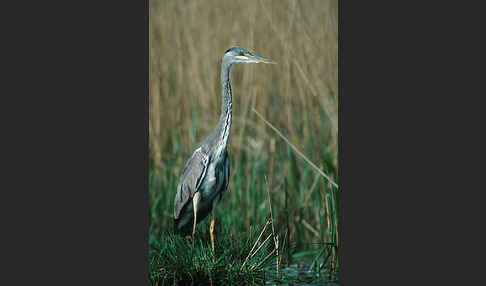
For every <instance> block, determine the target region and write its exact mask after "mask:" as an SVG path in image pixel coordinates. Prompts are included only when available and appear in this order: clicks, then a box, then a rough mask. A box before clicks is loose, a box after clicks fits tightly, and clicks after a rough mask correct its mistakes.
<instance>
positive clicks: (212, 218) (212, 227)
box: [209, 208, 215, 254]
mask: <svg viewBox="0 0 486 286" xmlns="http://www.w3.org/2000/svg"><path fill="white" fill-rule="evenodd" d="M214 216H215V213H214V208H213V210H212V214H211V225H210V227H209V234H210V235H211V247H212V248H213V254H214Z"/></svg>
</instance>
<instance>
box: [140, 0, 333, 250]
mask: <svg viewBox="0 0 486 286" xmlns="http://www.w3.org/2000/svg"><path fill="white" fill-rule="evenodd" d="M149 5H150V8H149V9H150V14H149V15H150V16H149V17H150V18H149V41H150V44H149V45H150V120H149V121H150V127H149V132H150V158H151V183H150V184H151V189H150V201H151V230H150V234H151V235H153V236H155V237H156V236H158V235H161V234H162V233H163V231H166V230H170V229H171V227H172V208H171V207H172V203H173V202H172V201H173V197H174V195H175V191H176V188H175V187H176V185H177V180H178V177H179V176H180V173H181V170H182V168H183V167H184V164H185V163H186V161H187V159H188V158H189V156H190V155H191V153H192V151H193V150H194V147H195V146H196V144H198V143H199V142H201V141H202V140H203V139H204V138H205V137H206V136H207V135H209V134H210V132H211V131H212V130H213V128H214V127H215V125H216V123H217V120H218V118H219V113H220V110H221V95H220V92H221V88H220V78H219V76H220V64H221V57H222V55H223V53H224V52H225V51H226V50H227V49H228V48H230V47H231V46H234V45H239V46H241V47H243V48H246V49H248V50H250V51H252V52H255V53H256V54H258V55H260V56H264V57H267V58H271V59H273V60H275V61H276V62H277V63H278V64H277V65H264V64H237V65H234V66H233V67H232V70H231V85H232V90H233V125H232V131H231V141H230V145H229V154H230V157H231V179H230V187H229V188H230V190H229V192H227V193H226V194H225V196H224V197H223V199H222V202H221V204H220V207H219V209H218V214H219V216H218V217H222V216H223V217H224V216H225V215H226V214H228V217H229V218H228V220H230V224H231V225H233V226H234V228H235V229H232V232H233V233H235V232H238V231H245V230H248V229H249V228H250V226H253V227H256V226H257V225H263V223H264V219H265V216H267V215H268V212H267V211H266V210H265V198H266V192H265V188H266V185H265V183H264V179H263V178H264V176H266V177H267V178H268V185H269V188H270V192H271V194H272V204H273V207H274V216H275V213H276V216H277V224H278V225H279V230H280V233H281V234H282V236H283V234H284V233H285V232H286V231H289V241H295V242H297V243H298V244H300V245H301V246H303V247H304V246H305V245H310V244H312V243H318V242H326V241H329V240H334V241H337V218H336V209H337V208H336V204H335V202H336V199H337V195H336V193H337V192H338V190H336V189H334V190H333V189H332V188H331V187H330V186H329V183H328V182H327V180H325V179H323V178H322V177H320V176H319V175H318V174H317V173H316V172H315V171H314V170H312V168H310V167H309V166H308V164H307V163H306V162H305V161H302V160H301V159H300V158H299V157H298V156H296V155H295V154H294V152H293V151H292V150H291V149H290V148H288V146H287V145H286V144H285V142H283V140H281V138H279V137H278V135H277V134H276V133H275V132H274V131H272V130H271V129H270V128H268V126H266V125H265V124H264V122H263V121H262V120H261V119H259V117H258V116H256V114H255V113H254V112H252V109H253V108H254V109H256V110H257V111H258V112H259V113H260V114H262V115H263V116H264V117H265V118H266V119H267V120H268V121H269V122H270V123H272V124H273V125H274V126H275V127H276V128H277V129H278V130H280V131H281V132H282V133H283V134H284V135H285V136H287V138H288V139H289V140H290V141H291V142H292V143H293V144H294V145H295V146H296V147H297V148H298V149H299V150H301V151H302V152H303V153H304V154H305V155H306V156H307V157H308V158H309V159H310V160H311V161H312V162H314V163H315V164H316V165H317V166H318V167H320V168H321V169H322V170H323V171H324V172H326V173H327V174H328V175H329V176H330V177H331V178H333V180H334V181H336V182H337V176H338V165H337V164H338V160H337V158H338V156H337V150H338V147H337V135H338V112H337V111H338V82H337V79H338V78H337V77H338V74H337V72H338V69H337V64H338V45H337V39H338V21H337V20H338V17H337V9H338V7H337V6H338V3H337V1H326V0H305V1H291V0H290V1H269V0H262V1H216V0H208V1H158V0H150V2H149ZM284 191H285V192H284ZM284 193H285V194H284ZM329 200H330V201H331V202H334V203H332V204H333V205H330V204H331V202H329ZM221 219H222V220H224V219H225V218H221ZM331 225H334V230H333V231H331V228H332V226H331ZM331 233H332V237H330V236H331ZM305 242H308V243H309V244H305Z"/></svg>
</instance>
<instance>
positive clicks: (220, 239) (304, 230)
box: [149, 119, 339, 285]
mask: <svg viewBox="0 0 486 286" xmlns="http://www.w3.org/2000/svg"><path fill="white" fill-rule="evenodd" d="M255 120H256V119H255ZM187 132H193V130H187ZM170 141H171V143H170V144H171V146H172V147H173V148H172V152H170V153H169V154H168V155H166V156H164V157H163V158H164V160H163V161H162V166H163V167H162V168H157V167H155V164H154V162H153V160H151V163H150V168H149V170H150V174H149V187H150V190H149V192H150V213H149V217H150V220H149V222H150V228H149V248H150V255H149V256H150V279H151V281H152V283H153V285H186V284H187V285H195V281H197V285H201V283H202V284H204V283H205V282H206V283H208V285H210V283H211V280H212V283H215V284H214V285H231V284H248V285H252V284H256V285H262V284H264V281H265V280H267V281H268V280H271V281H274V282H275V283H284V284H285V283H289V282H288V281H293V282H292V283H297V282H298V281H307V282H309V279H318V281H336V279H337V273H338V270H339V258H338V251H337V250H338V224H337V199H338V190H337V189H335V188H334V187H332V186H331V184H330V183H329V182H328V181H327V180H326V179H324V178H323V177H322V176H320V175H319V174H318V173H317V172H316V171H315V170H313V169H312V168H311V167H310V166H309V165H308V164H307V163H306V162H305V161H303V160H301V159H300V158H299V157H297V156H296V155H295V154H294V152H293V151H292V150H291V149H290V148H289V147H288V146H287V145H286V144H285V143H284V142H283V141H282V140H279V139H278V137H275V152H274V154H272V155H271V156H255V155H254V154H252V153H251V152H247V151H242V152H240V153H239V154H238V155H239V156H238V157H236V156H235V154H230V157H231V161H230V162H231V177H230V186H229V190H228V191H227V192H226V193H225V194H224V196H223V199H222V201H221V203H220V204H219V205H218V207H217V209H216V227H215V231H216V243H215V244H216V255H215V256H213V254H212V251H211V246H210V240H209V220H210V216H208V217H207V218H206V219H205V220H204V221H203V222H201V223H200V224H198V226H197V229H198V230H197V237H196V240H195V241H194V242H193V241H190V242H187V241H186V240H185V239H184V238H181V237H178V236H174V235H172V229H173V199H174V195H175V191H176V187H177V184H178V179H179V175H180V174H179V173H180V171H181V170H182V167H183V164H184V163H185V160H187V158H188V157H189V156H190V153H185V152H182V150H183V149H182V148H180V147H179V146H180V143H179V142H178V140H177V139H176V138H172V139H171V140H170ZM315 141H316V140H312V139H308V140H307V141H306V142H305V143H304V144H303V145H304V146H305V150H301V151H302V152H303V153H304V154H306V153H307V154H309V153H311V154H315V150H316V149H318V146H316V145H315V144H316V143H315ZM322 156H323V158H322V162H324V164H323V166H325V167H323V168H322V170H323V171H324V172H326V174H329V175H330V176H331V177H332V178H333V179H334V180H336V179H335V178H336V177H337V174H336V172H337V170H336V169H334V168H332V166H329V165H327V164H325V162H329V161H331V162H332V161H333V158H326V156H330V155H329V153H326V152H325V151H323V152H322ZM152 157H153V156H151V158H152ZM265 177H267V181H268V182H267V183H266V182H265ZM336 182H337V181H336ZM267 188H268V193H267ZM268 194H269V195H270V200H271V204H272V210H273V219H274V227H275V234H276V235H278V238H279V257H276V255H275V254H276V253H274V254H273V255H272V256H271V258H269V259H268V260H267V261H265V263H264V264H262V265H261V267H259V268H256V269H252V270H249V268H248V267H249V266H251V265H257V264H259V263H260V262H261V261H262V260H263V258H264V257H266V256H267V255H268V254H269V253H270V252H271V251H272V250H273V249H274V248H275V247H274V242H273V237H272V238H271V239H269V241H268V242H267V245H266V246H264V247H263V248H262V249H261V250H260V251H259V253H257V254H256V255H255V256H254V257H253V258H252V260H251V261H249V262H248V263H247V265H246V267H244V268H243V269H242V270H240V267H241V265H242V263H243V261H244V259H245V258H246V256H247V255H248V254H249V252H250V249H251V247H252V245H253V243H254V242H255V241H256V240H257V236H258V234H259V233H260V231H261V229H262V228H263V226H264V224H265V222H266V221H267V220H269V219H270V208H269V203H268ZM270 234H271V228H270V227H268V228H267V230H266V232H265V234H264V235H263V238H266V237H267V236H268V235H270ZM263 238H262V239H261V240H263ZM284 240H285V241H284ZM277 259H278V260H279V263H280V264H279V268H280V269H279V272H277V269H276V262H277ZM296 263H297V264H296ZM289 265H294V266H293V267H289V269H292V270H289V271H284V272H282V269H285V268H286V267H288V266H289ZM296 265H298V266H296ZM298 268H300V269H304V270H311V271H312V272H313V273H315V275H311V277H307V276H306V277H303V276H302V275H300V274H299V275H297V276H296V275H292V273H294V271H296V269H298ZM324 270H325V271H326V272H325V273H326V274H327V276H325V277H324V276H322V275H320V273H322V272H323V271H324ZM298 273H300V272H298ZM316 277H317V278H316ZM302 279H304V280H302ZM306 279H307V280H306ZM286 281H287V282H286Z"/></svg>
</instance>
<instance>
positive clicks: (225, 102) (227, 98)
mask: <svg viewBox="0 0 486 286" xmlns="http://www.w3.org/2000/svg"><path fill="white" fill-rule="evenodd" d="M230 69H231V64H227V63H222V65H221V97H222V98H221V99H222V100H221V116H220V118H219V122H218V125H219V129H220V136H221V137H220V138H221V142H223V144H224V145H225V146H226V144H227V142H228V140H229V137H230V129H231V117H232V111H233V103H232V97H231V85H230V80H229V72H230Z"/></svg>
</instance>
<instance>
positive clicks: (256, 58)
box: [246, 54, 276, 64]
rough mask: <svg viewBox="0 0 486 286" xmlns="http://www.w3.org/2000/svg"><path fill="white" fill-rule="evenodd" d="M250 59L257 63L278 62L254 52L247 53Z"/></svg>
mask: <svg viewBox="0 0 486 286" xmlns="http://www.w3.org/2000/svg"><path fill="white" fill-rule="evenodd" d="M246 56H247V57H248V59H249V60H250V61H253V62H256V63H264V64H276V62H275V61H274V60H271V59H267V58H264V57H260V56H257V55H254V54H248V55H246Z"/></svg>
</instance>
